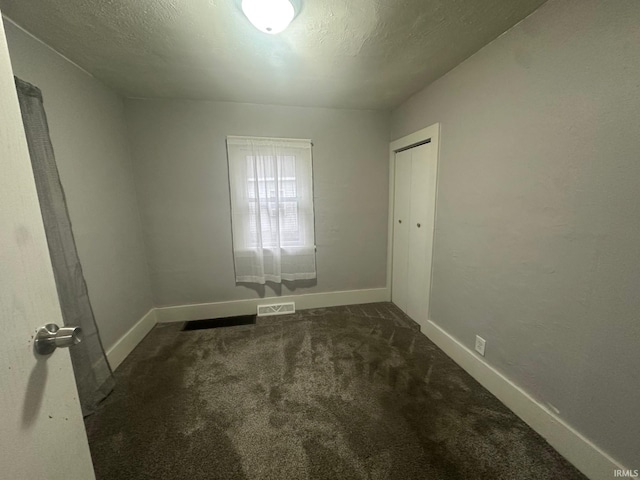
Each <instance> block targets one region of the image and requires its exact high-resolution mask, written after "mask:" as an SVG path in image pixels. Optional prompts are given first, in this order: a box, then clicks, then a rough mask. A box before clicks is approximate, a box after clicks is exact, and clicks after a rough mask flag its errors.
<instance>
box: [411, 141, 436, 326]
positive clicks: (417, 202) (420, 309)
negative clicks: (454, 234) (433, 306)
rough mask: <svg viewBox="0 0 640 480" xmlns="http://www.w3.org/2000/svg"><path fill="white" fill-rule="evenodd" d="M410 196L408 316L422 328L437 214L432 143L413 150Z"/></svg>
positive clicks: (424, 324)
mask: <svg viewBox="0 0 640 480" xmlns="http://www.w3.org/2000/svg"><path fill="white" fill-rule="evenodd" d="M408 152H411V187H410V191H411V197H410V204H411V207H410V211H411V218H410V224H409V227H410V228H409V262H408V271H407V278H408V284H407V308H406V313H407V315H409V316H410V317H411V318H412V319H413V320H415V321H416V322H418V323H419V324H420V325H422V326H423V327H424V326H426V323H427V320H428V311H429V290H430V285H431V254H432V244H433V226H434V214H435V208H434V207H435V204H434V203H435V186H436V182H435V167H436V165H435V158H434V155H433V148H432V146H431V143H427V144H424V145H420V146H418V147H414V148H412V149H411V150H408Z"/></svg>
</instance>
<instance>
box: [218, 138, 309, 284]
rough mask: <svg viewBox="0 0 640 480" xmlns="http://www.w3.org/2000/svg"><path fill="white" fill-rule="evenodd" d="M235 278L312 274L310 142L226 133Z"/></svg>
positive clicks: (269, 278) (301, 277) (253, 279)
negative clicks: (238, 135) (227, 135)
mask: <svg viewBox="0 0 640 480" xmlns="http://www.w3.org/2000/svg"><path fill="white" fill-rule="evenodd" d="M227 152H228V160H229V184H230V192H231V218H232V232H233V254H234V255H233V256H234V265H235V271H236V282H249V283H259V284H264V283H265V282H267V281H269V282H276V283H280V282H282V280H290V281H295V280H309V279H314V278H316V254H315V230H314V212H313V168H312V152H311V141H310V140H295V139H293V140H292V139H279V138H257V137H227Z"/></svg>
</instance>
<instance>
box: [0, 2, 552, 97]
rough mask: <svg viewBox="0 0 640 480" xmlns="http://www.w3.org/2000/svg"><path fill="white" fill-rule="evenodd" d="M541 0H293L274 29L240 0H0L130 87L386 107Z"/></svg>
mask: <svg viewBox="0 0 640 480" xmlns="http://www.w3.org/2000/svg"><path fill="white" fill-rule="evenodd" d="M544 1H545V0H482V1H480V0H387V1H384V0H302V10H301V12H300V14H299V15H298V17H297V18H296V19H294V21H293V22H292V24H291V26H290V27H289V29H288V30H286V31H285V32H283V33H281V34H279V35H275V36H274V35H267V34H264V33H261V32H259V31H258V30H256V29H255V28H254V27H253V26H252V25H251V24H250V23H249V22H248V20H247V19H246V18H245V17H244V15H243V14H242V12H241V10H240V8H239V0H0V8H2V11H3V13H4V14H5V15H6V16H7V17H9V18H10V19H12V20H13V21H14V22H16V23H17V24H18V25H21V26H22V27H23V28H25V29H26V30H28V31H29V32H31V33H33V34H34V35H35V36H36V37H38V38H40V39H41V40H43V41H44V42H45V43H47V44H49V45H50V46H52V47H53V48H55V49H56V50H58V51H59V52H61V53H62V54H64V55H65V56H66V57H68V58H69V59H71V60H73V61H74V62H75V63H77V64H78V65H80V66H81V67H83V68H84V69H86V70H87V71H89V72H90V73H92V74H93V75H94V76H95V77H97V78H99V79H101V80H103V81H104V82H105V83H106V84H107V85H109V86H111V87H112V88H114V89H115V90H116V91H118V92H120V93H121V94H122V95H124V96H128V97H172V98H191V99H210V100H222V101H234V102H251V103H268V104H282V105H302V106H325V107H345V108H365V109H389V108H393V107H395V106H397V105H398V104H400V103H401V102H402V101H403V100H405V99H406V98H407V97H409V96H410V95H411V94H413V93H415V92H416V91H418V90H419V89H421V88H422V87H424V86H425V85H427V84H428V83H430V82H432V81H434V80H435V79H437V78H438V77H440V76H442V75H443V74H445V73H446V72H447V71H449V70H450V69H451V68H453V67H454V66H456V65H457V64H459V63H460V62H462V61H463V60H464V59H466V58H468V57H469V56H470V55H472V54H473V53H474V52H476V51H478V50H479V49H480V48H482V47H483V46H484V45H486V44H487V43H489V42H490V41H491V40H493V39H494V38H496V37H497V36H498V35H500V34H501V33H503V32H505V31H506V30H508V29H509V28H510V27H511V26H513V25H514V24H516V23H517V22H518V21H520V20H521V19H523V18H524V17H525V16H527V15H528V14H529V13H531V12H532V11H534V10H535V9H536V8H537V7H538V6H540V5H541V4H542V3H544Z"/></svg>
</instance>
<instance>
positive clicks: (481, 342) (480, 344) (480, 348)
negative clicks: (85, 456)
mask: <svg viewBox="0 0 640 480" xmlns="http://www.w3.org/2000/svg"><path fill="white" fill-rule="evenodd" d="M486 344H487V341H486V340H485V339H484V338H482V337H479V336H478V335H476V352H478V353H479V354H480V355H482V356H483V357H484V346H485V345H486Z"/></svg>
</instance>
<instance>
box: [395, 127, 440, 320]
mask: <svg viewBox="0 0 640 480" xmlns="http://www.w3.org/2000/svg"><path fill="white" fill-rule="evenodd" d="M424 143H431V148H432V149H433V154H434V155H435V161H436V167H435V168H436V188H435V190H434V192H433V196H434V202H433V204H434V208H435V212H434V222H433V231H432V232H430V234H431V235H432V236H433V243H432V245H433V247H432V255H431V266H430V268H431V272H430V276H431V282H430V287H429V309H430V308H431V291H432V290H433V250H434V249H435V225H436V222H437V220H438V204H437V202H438V184H439V178H438V177H439V174H438V164H439V163H440V124H439V123H434V124H433V125H431V126H429V127H427V128H423V129H422V130H418V131H417V132H414V133H412V134H410V135H407V136H405V137H402V138H399V139H398V140H394V141H393V142H391V143H390V144H389V225H388V236H387V298H388V301H391V289H392V287H393V285H392V278H393V277H392V273H393V229H394V213H395V208H394V199H395V184H396V179H395V172H396V153H397V152H399V151H402V150H407V149H408V148H411V147H416V146H418V145H422V144H424ZM427 320H431V316H430V312H429V311H427Z"/></svg>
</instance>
